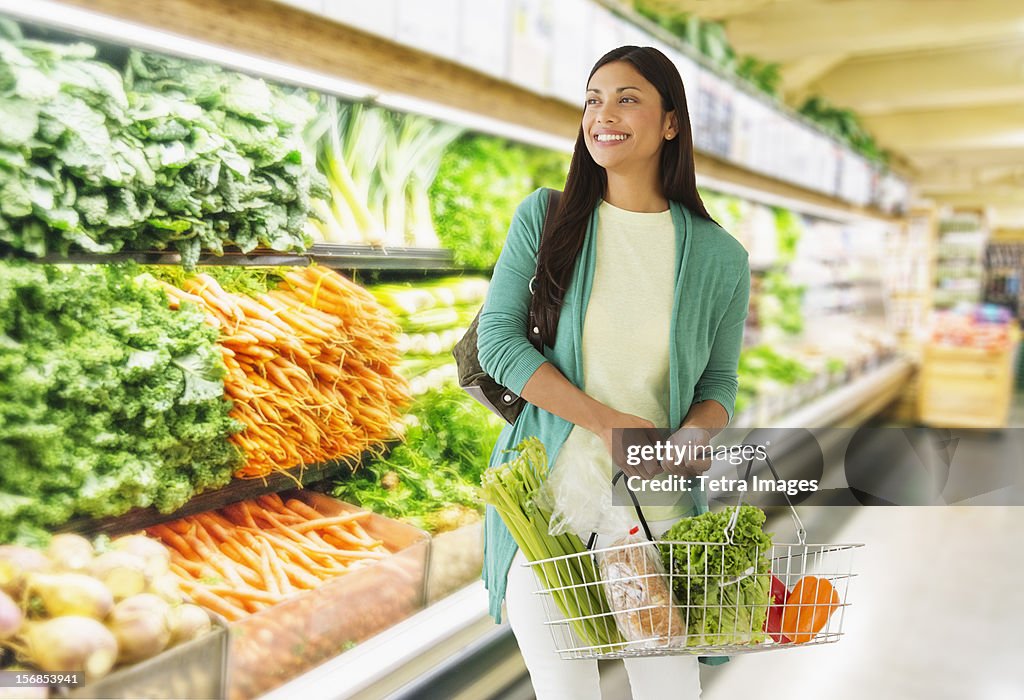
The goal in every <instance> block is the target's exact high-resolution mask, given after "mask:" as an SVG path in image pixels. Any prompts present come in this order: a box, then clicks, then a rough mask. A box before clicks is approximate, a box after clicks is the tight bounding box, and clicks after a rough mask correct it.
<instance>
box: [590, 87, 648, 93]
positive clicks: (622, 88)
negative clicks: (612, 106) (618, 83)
mask: <svg viewBox="0 0 1024 700" xmlns="http://www.w3.org/2000/svg"><path fill="white" fill-rule="evenodd" d="M623 90H640V88H638V87H634V86H632V85H626V86H625V87H620V88H615V92H622V91H623ZM587 92H596V93H597V94H601V91H600V90H598V89H597V88H588V89H587Z"/></svg>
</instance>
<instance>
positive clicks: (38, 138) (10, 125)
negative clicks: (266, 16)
mask: <svg viewBox="0 0 1024 700" xmlns="http://www.w3.org/2000/svg"><path fill="white" fill-rule="evenodd" d="M6 33H7V35H8V36H9V37H10V38H0V98H2V99H0V214H2V216H0V250H3V249H4V248H6V249H8V250H13V251H16V252H20V253H27V254H30V255H36V256H41V255H45V254H47V253H50V252H57V253H66V252H68V251H69V250H72V249H75V250H84V251H88V252H95V253H109V252H115V251H118V250H122V249H147V248H156V249H167V248H170V249H174V250H177V251H179V252H180V253H181V254H182V257H183V259H184V261H185V263H186V264H189V265H191V264H194V263H195V261H196V260H197V259H198V256H199V253H200V251H212V252H214V253H220V252H222V250H223V248H224V246H227V245H233V246H237V247H239V248H241V249H242V250H246V251H248V250H251V249H253V248H255V247H257V246H264V247H269V248H274V249H277V250H290V249H302V248H305V247H307V246H308V244H309V242H310V241H309V239H308V237H307V236H306V235H305V233H304V231H303V229H304V227H305V224H306V221H307V219H308V216H309V212H310V199H311V196H313V195H317V194H319V193H322V191H323V189H322V184H323V181H322V177H321V176H320V175H319V174H318V173H317V172H316V169H315V165H314V162H313V158H312V156H311V155H310V154H308V153H307V152H306V150H305V146H304V142H303V141H302V138H301V132H302V129H303V127H304V126H305V124H306V122H308V121H309V120H310V119H311V118H312V117H313V115H314V109H313V107H312V105H311V104H310V103H309V102H308V101H307V100H306V99H305V98H304V97H302V96H301V95H292V94H287V93H285V92H284V91H283V90H282V89H280V88H277V87H274V86H271V85H268V84H267V83H265V82H263V81H262V80H257V79H255V78H250V77H248V76H244V75H241V74H238V73H234V72H232V71H228V70H224V69H221V68H218V67H215V66H212V65H205V64H200V63H194V62H190V61H185V60H182V59H177V58H170V57H164V56H158V55H154V54H147V53H143V52H138V51H134V52H131V54H130V55H129V59H128V69H127V75H122V73H121V72H119V70H117V69H116V68H115V67H113V66H111V65H108V64H106V63H103V62H101V61H98V60H96V59H95V54H96V49H95V48H94V47H93V46H91V45H88V44H72V45H61V44H53V43H46V42H41V41H33V40H26V39H23V38H21V37H20V36H18V35H17V32H16V28H12V25H7V32H6Z"/></svg>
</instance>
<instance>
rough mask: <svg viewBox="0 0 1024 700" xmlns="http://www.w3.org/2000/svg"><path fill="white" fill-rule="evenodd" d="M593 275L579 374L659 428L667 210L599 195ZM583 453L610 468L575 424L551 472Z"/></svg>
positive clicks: (653, 511)
mask: <svg viewBox="0 0 1024 700" xmlns="http://www.w3.org/2000/svg"><path fill="white" fill-rule="evenodd" d="M597 216H598V220H597V240H596V253H597V255H596V264H595V267H594V281H593V287H592V288H591V292H590V301H589V302H588V303H587V311H586V316H585V317H584V320H583V348H582V355H583V381H584V389H585V391H586V392H587V394H589V395H590V396H592V397H594V398H595V399H597V400H598V401H600V402H601V403H604V404H606V405H608V406H610V407H612V408H614V409H615V410H618V411H622V412H624V413H632V414H634V415H637V416H640V417H641V418H646V419H647V420H649V421H651V422H652V423H654V425H655V426H657V427H658V428H676V427H678V426H670V425H668V416H669V400H668V399H669V379H668V366H669V325H670V321H671V316H672V300H673V292H674V289H675V261H676V249H675V243H676V234H675V226H674V225H673V223H672V212H671V211H668V210H666V211H663V212H657V213H642V212H632V211H627V210H625V209H619V208H618V207H615V206H612V205H611V204H609V203H608V202H601V204H600V205H599V207H598V210H597ZM581 454H582V455H586V456H587V457H588V458H590V459H594V460H596V461H598V462H599V463H600V465H601V467H602V468H603V469H604V471H605V473H606V474H607V477H608V479H610V478H611V474H612V461H611V456H610V455H609V454H608V450H607V449H606V448H605V446H604V443H603V442H601V438H599V437H598V436H597V435H595V434H593V433H591V432H590V431H588V430H586V429H584V428H582V427H580V426H578V425H577V426H574V427H573V429H572V431H571V432H570V433H569V437H568V439H567V440H566V441H565V444H564V445H563V446H562V449H561V450H560V451H559V453H558V458H557V459H556V461H555V465H554V467H553V468H552V474H554V473H555V470H557V469H558V468H559V467H560V466H564V465H565V464H566V463H567V462H571V461H573V460H572V455H577V456H578V455H581ZM643 510H644V517H646V518H647V519H648V520H667V519H670V518H678V517H680V516H681V515H682V514H683V513H684V512H685V511H686V508H685V507H683V506H681V505H680V506H666V507H661V506H658V507H655V506H648V507H645V508H644V509H643Z"/></svg>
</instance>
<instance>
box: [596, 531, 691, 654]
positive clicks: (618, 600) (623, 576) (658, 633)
mask: <svg viewBox="0 0 1024 700" xmlns="http://www.w3.org/2000/svg"><path fill="white" fill-rule="evenodd" d="M596 557H597V563H598V568H599V570H600V572H601V579H602V583H603V586H604V591H605V596H606V597H607V598H608V604H609V606H610V607H611V610H612V613H613V615H614V617H615V623H616V625H617V626H618V628H619V632H621V633H622V636H623V637H624V638H625V639H626V641H628V642H630V647H631V648H635V649H643V648H651V647H665V646H686V625H685V624H684V623H683V619H682V616H681V615H680V613H679V608H677V607H676V606H675V604H674V598H673V596H672V587H671V585H670V583H669V578H668V576H667V575H666V574H665V567H664V564H663V563H662V560H661V553H660V552H659V551H658V548H657V546H656V545H654V544H653V543H652V542H649V541H648V540H647V539H646V538H645V537H644V535H643V534H642V533H640V528H638V527H633V528H632V529H631V530H630V531H629V534H628V535H626V536H625V537H623V538H622V539H620V540H618V541H617V542H616V543H615V544H614V545H612V548H610V549H608V550H604V551H601V550H599V551H597V552H596Z"/></svg>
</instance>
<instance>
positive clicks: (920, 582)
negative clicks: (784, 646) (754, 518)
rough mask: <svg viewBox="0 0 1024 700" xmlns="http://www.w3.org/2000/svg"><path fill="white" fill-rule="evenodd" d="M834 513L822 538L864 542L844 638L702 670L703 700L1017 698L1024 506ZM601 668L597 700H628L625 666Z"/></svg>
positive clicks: (1020, 689)
mask: <svg viewBox="0 0 1024 700" xmlns="http://www.w3.org/2000/svg"><path fill="white" fill-rule="evenodd" d="M842 510H844V511H845V510H846V509H842ZM835 515H836V517H837V518H841V517H843V516H845V515H848V516H849V517H848V518H847V519H846V522H844V523H843V524H842V525H841V526H840V527H839V528H837V530H836V531H835V532H831V533H827V538H828V540H829V541H835V542H863V543H865V544H866V545H867V546H866V547H864V548H863V549H862V550H860V551H859V552H858V558H857V559H856V561H855V566H856V568H857V569H858V571H859V573H860V576H859V577H858V578H857V579H856V580H855V581H854V583H853V587H852V588H851V592H850V595H851V602H852V603H853V607H851V608H850V609H849V610H848V611H847V617H846V620H845V623H844V631H845V632H846V636H845V637H844V638H843V639H842V640H841V641H839V642H838V643H836V644H832V645H825V646H821V647H817V648H808V649H799V650H788V651H779V652H768V653H762V654H752V655H747V656H741V657H737V658H734V659H733V660H732V661H731V662H730V663H729V664H726V665H725V666H722V667H718V668H705V669H703V671H702V675H703V678H704V693H703V695H702V698H703V700H732V699H735V698H764V699H765V700H774V699H775V698H778V699H779V700H820V699H821V698H829V700H861V699H862V698H872V700H889V699H892V700H947V699H948V700H968V699H969V700H1011V699H1015V700H1016V699H1019V698H1022V697H1024V665H1022V664H1021V662H1020V650H1021V641H1020V639H1021V630H1022V629H1024V607H1022V606H1021V604H1020V590H1021V585H1020V582H1021V579H1022V575H1024V558H1022V557H1021V555H1020V552H1021V547H1020V536H1021V535H1020V533H1021V532H1024V507H1006V506H996V507H957V508H951V507H919V508H909V507H908V508H896V507H889V508H885V507H876V508H856V509H851V510H849V511H848V512H847V513H843V514H842V515H840V513H839V512H837V513H836V514H835ZM837 522H838V520H837ZM813 534H814V533H813V532H812V535H813ZM606 671H607V672H606V673H605V674H604V678H603V683H602V685H603V687H604V698H605V700H622V699H626V698H629V691H628V681H627V679H626V676H625V673H624V672H622V670H621V665H618V667H615V666H609V667H607V668H606Z"/></svg>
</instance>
